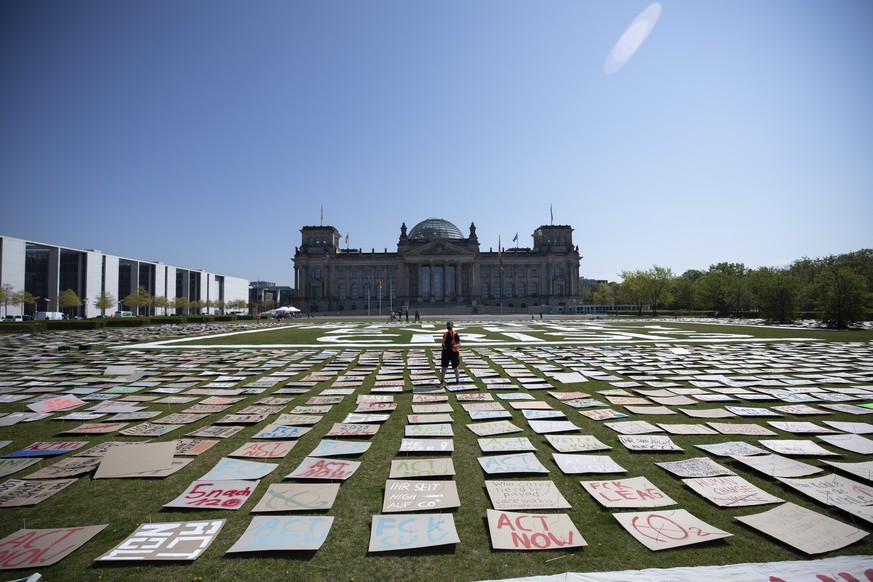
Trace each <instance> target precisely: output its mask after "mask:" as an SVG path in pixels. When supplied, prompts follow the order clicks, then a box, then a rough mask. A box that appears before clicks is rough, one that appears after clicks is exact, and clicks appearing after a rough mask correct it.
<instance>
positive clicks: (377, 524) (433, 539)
mask: <svg viewBox="0 0 873 582" xmlns="http://www.w3.org/2000/svg"><path fill="white" fill-rule="evenodd" d="M460 542H461V540H460V538H459V537H458V532H457V531H456V530H455V520H454V518H453V516H452V514H451V513H440V514H403V513H398V514H393V515H374V516H373V524H372V526H371V527H370V546H369V548H368V549H369V551H370V552H394V551H401V550H411V549H414V548H427V547H432V546H443V545H448V544H458V543H460Z"/></svg>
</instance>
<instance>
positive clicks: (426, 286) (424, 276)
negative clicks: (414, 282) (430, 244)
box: [419, 266, 430, 296]
mask: <svg viewBox="0 0 873 582" xmlns="http://www.w3.org/2000/svg"><path fill="white" fill-rule="evenodd" d="M419 287H420V289H421V294H422V295H424V296H429V295H430V267H424V266H423V267H422V268H421V284H420V286H419Z"/></svg>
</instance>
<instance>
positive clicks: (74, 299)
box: [58, 289, 82, 317]
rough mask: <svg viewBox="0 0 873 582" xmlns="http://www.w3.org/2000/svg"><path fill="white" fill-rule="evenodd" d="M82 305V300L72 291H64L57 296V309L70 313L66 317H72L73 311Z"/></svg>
mask: <svg viewBox="0 0 873 582" xmlns="http://www.w3.org/2000/svg"><path fill="white" fill-rule="evenodd" d="M81 305H82V300H81V299H79V296H78V295H76V292H75V291H73V290H72V289H64V290H63V291H61V293H60V295H58V307H59V308H60V310H61V311H64V310H65V309H69V310H70V312H69V313H68V314H67V317H72V316H73V309H75V308H76V307H80V306H81Z"/></svg>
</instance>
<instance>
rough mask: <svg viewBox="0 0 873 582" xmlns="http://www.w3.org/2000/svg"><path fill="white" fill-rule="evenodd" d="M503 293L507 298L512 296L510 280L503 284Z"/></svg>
mask: <svg viewBox="0 0 873 582" xmlns="http://www.w3.org/2000/svg"><path fill="white" fill-rule="evenodd" d="M503 293H504V295H505V296H506V297H507V298H509V297H512V281H507V282H506V283H505V284H504V286H503Z"/></svg>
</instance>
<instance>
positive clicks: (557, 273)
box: [552, 267, 564, 277]
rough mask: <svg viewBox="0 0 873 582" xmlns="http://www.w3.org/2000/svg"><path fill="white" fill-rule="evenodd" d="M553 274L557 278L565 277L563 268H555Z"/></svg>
mask: <svg viewBox="0 0 873 582" xmlns="http://www.w3.org/2000/svg"><path fill="white" fill-rule="evenodd" d="M552 273H553V274H554V275H555V277H561V276H563V275H564V269H562V268H561V267H555V269H554V271H552Z"/></svg>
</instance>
